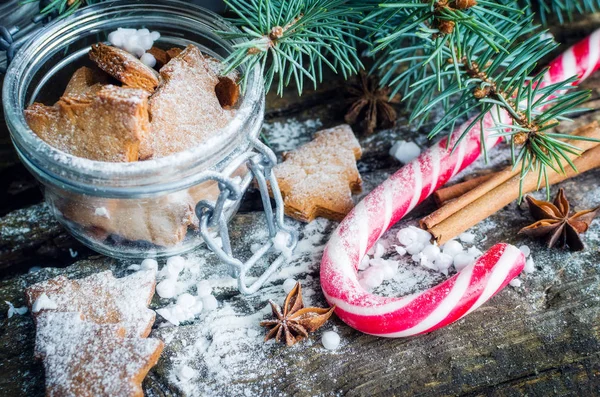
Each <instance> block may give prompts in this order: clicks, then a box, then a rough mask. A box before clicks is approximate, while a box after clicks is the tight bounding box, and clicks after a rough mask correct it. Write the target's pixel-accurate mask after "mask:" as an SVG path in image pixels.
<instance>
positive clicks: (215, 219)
mask: <svg viewBox="0 0 600 397" xmlns="http://www.w3.org/2000/svg"><path fill="white" fill-rule="evenodd" d="M251 145H252V147H253V149H254V150H255V151H256V152H257V153H255V152H250V156H248V158H247V160H246V164H247V166H248V168H249V169H250V171H251V174H252V177H253V178H254V179H255V180H256V182H257V185H258V188H259V190H260V195H261V199H262V203H263V207H264V213H265V217H266V221H267V227H268V231H269V239H268V240H267V242H266V243H265V244H264V245H263V246H262V247H260V248H259V249H258V250H256V252H254V254H253V255H252V257H250V259H248V260H247V261H246V262H242V261H241V260H239V259H237V258H234V257H233V254H232V250H231V242H230V239H229V229H228V226H227V216H226V214H225V211H224V208H225V207H226V204H227V201H228V200H231V201H235V200H241V198H242V197H241V196H242V194H243V192H242V191H241V190H240V188H239V183H236V182H235V181H234V180H233V179H232V178H231V177H229V176H227V175H223V174H219V175H215V176H214V177H212V178H211V179H214V180H215V181H217V182H218V185H219V191H220V193H219V196H218V197H217V200H216V201H215V202H210V201H206V200H204V201H201V202H199V203H198V204H197V206H196V215H197V216H198V219H200V233H201V235H202V238H203V239H204V241H205V242H206V244H207V245H208V247H209V248H210V250H211V251H213V252H214V253H215V254H216V255H217V256H218V257H219V259H220V260H221V261H222V262H223V263H226V264H227V265H228V266H229V267H230V270H231V275H232V276H233V277H236V278H237V280H238V289H239V291H240V292H241V293H242V294H253V293H255V292H256V291H258V289H259V288H260V287H262V285H263V284H264V283H265V282H266V281H267V279H268V278H269V277H270V276H271V275H272V274H273V273H274V272H275V271H277V270H278V269H279V268H280V267H281V266H282V265H283V263H284V262H285V261H286V259H289V257H290V255H291V253H292V252H293V250H294V249H295V248H296V244H297V243H298V235H297V233H296V231H295V230H293V229H292V228H290V227H289V226H287V225H285V223H284V214H283V198H282V197H281V191H280V190H279V186H278V184H277V179H276V178H275V175H274V173H273V167H274V166H275V165H276V164H277V158H276V157H275V154H274V153H273V152H272V151H271V149H269V148H268V147H267V146H266V145H264V144H263V143H262V142H260V141H259V140H258V139H254V138H252V139H251ZM269 190H270V191H271V193H272V195H273V199H274V201H275V209H274V210H273V208H272V207H271V200H270V197H269ZM211 229H212V230H211ZM214 229H216V231H217V233H216V234H217V236H215V233H214V231H213V230H214ZM217 237H220V241H219V240H218V238H217ZM275 241H278V242H283V244H285V246H283V247H282V246H281V244H275ZM273 252H279V255H278V256H277V258H275V260H274V261H273V262H272V263H271V264H270V265H269V266H268V267H267V269H265V270H264V272H263V273H262V274H261V275H260V276H258V278H256V280H254V282H252V283H251V284H250V285H248V284H247V282H248V271H249V270H250V269H252V267H253V266H254V265H256V263H257V262H258V261H259V260H260V259H261V258H263V257H264V256H266V255H267V254H269V253H273Z"/></svg>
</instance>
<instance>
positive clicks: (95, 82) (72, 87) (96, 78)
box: [63, 66, 108, 97]
mask: <svg viewBox="0 0 600 397" xmlns="http://www.w3.org/2000/svg"><path fill="white" fill-rule="evenodd" d="M107 84H108V77H107V76H106V75H104V74H102V73H101V72H100V71H99V70H93V69H91V68H88V67H87V66H83V67H80V68H79V69H77V70H76V71H75V73H73V76H71V79H70V80H69V83H68V84H67V88H65V92H64V93H63V96H65V97H69V96H76V95H87V94H90V93H92V94H93V93H96V92H98V91H100V90H101V89H102V87H103V86H105V85H107Z"/></svg>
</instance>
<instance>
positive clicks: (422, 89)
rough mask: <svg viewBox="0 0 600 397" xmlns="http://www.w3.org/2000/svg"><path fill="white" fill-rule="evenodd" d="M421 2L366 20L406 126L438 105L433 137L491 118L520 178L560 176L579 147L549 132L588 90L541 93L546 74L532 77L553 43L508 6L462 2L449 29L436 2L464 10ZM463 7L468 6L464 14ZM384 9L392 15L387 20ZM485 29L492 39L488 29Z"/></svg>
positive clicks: (393, 5) (557, 87)
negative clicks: (405, 108)
mask: <svg viewBox="0 0 600 397" xmlns="http://www.w3.org/2000/svg"><path fill="white" fill-rule="evenodd" d="M423 4H425V3H424V2H423V1H419V0H413V1H404V2H403V3H398V2H395V1H389V2H388V3H385V4H383V5H382V9H383V10H385V9H388V11H387V12H382V10H381V9H380V10H377V11H375V12H374V13H373V14H371V15H369V16H368V17H367V18H366V19H365V20H366V21H368V22H369V23H371V24H375V25H376V26H379V27H380V29H378V30H377V31H378V32H379V37H378V38H377V39H376V41H375V42H376V43H379V45H376V46H375V47H374V51H375V55H376V56H377V61H376V63H375V69H374V71H378V72H379V73H380V75H381V79H382V82H383V84H386V85H390V86H392V87H393V91H392V93H393V94H397V93H400V94H401V95H402V97H403V100H404V101H406V102H407V103H408V104H409V106H410V107H411V108H412V109H413V112H412V115H411V119H410V120H411V122H417V121H420V122H423V121H424V120H426V119H427V117H428V116H429V115H430V114H431V110H432V109H433V108H434V107H436V106H440V105H441V106H442V107H443V109H444V115H443V116H442V118H441V119H440V120H439V121H438V122H437V124H436V126H435V127H434V128H433V129H432V131H431V133H430V137H433V136H436V135H438V134H440V133H441V132H443V131H452V130H454V127H455V125H456V123H458V122H460V121H462V120H463V119H464V118H466V117H467V116H469V115H472V114H476V113H478V114H477V116H476V117H475V118H474V119H473V121H472V123H471V124H470V125H469V126H468V127H467V128H466V129H465V131H464V135H463V137H464V136H466V134H467V133H468V131H469V130H470V129H471V128H473V127H474V126H476V125H478V124H481V123H483V119H484V117H486V115H488V114H491V115H492V116H493V117H494V119H495V120H498V121H497V123H496V126H495V127H494V129H495V130H496V131H497V134H498V135H501V136H504V137H506V138H507V139H508V140H509V141H510V144H511V147H512V148H513V162H514V163H515V164H516V165H518V166H520V167H521V170H522V173H523V176H525V175H526V174H527V173H528V172H530V171H535V172H538V174H539V180H540V183H541V181H542V180H544V179H545V175H547V168H548V167H549V168H551V169H554V170H556V171H557V172H564V170H563V169H562V168H561V167H562V166H561V161H562V160H563V159H566V158H567V156H568V154H569V153H573V152H574V151H576V148H574V147H572V146H570V145H566V144H564V143H563V142H562V141H560V140H558V139H557V138H558V136H557V135H555V134H552V133H551V132H550V129H551V128H552V127H554V126H556V125H557V124H558V123H559V122H560V121H562V120H565V119H566V116H568V115H569V114H570V113H573V112H575V111H577V110H576V108H577V107H578V106H580V105H581V104H582V103H583V102H584V101H585V100H586V99H587V98H588V97H589V92H587V91H573V92H570V91H569V90H570V89H571V88H572V87H571V85H572V83H573V82H574V80H573V79H569V80H567V81H564V82H561V83H559V84H554V85H550V86H546V87H543V84H541V82H543V80H544V76H545V73H546V71H545V70H544V71H542V72H540V73H538V74H537V75H535V76H533V77H532V73H533V72H534V71H535V69H536V66H537V64H538V62H539V60H540V59H542V58H543V57H544V56H546V55H548V54H549V53H550V52H551V51H553V50H554V49H555V48H556V43H554V41H553V40H552V39H550V38H548V37H546V36H545V33H544V32H541V31H539V29H538V27H537V26H536V25H535V23H534V22H533V20H532V17H531V16H524V15H523V14H522V12H521V11H519V10H518V9H516V8H514V7H513V2H512V1H504V2H497V3H495V4H493V5H490V4H491V3H488V2H485V1H479V2H477V3H475V2H474V1H472V2H469V3H468V4H467V3H461V4H462V7H463V8H462V13H463V14H465V15H463V16H461V17H460V18H455V19H452V22H453V25H452V29H447V28H446V27H444V26H443V25H440V22H439V21H440V15H446V14H442V13H441V11H440V4H441V5H442V6H443V7H444V8H443V9H442V10H443V12H444V13H447V12H448V10H447V8H451V9H452V8H453V7H459V6H461V5H460V4H459V2H458V1H454V2H452V1H446V0H439V1H427V2H426V5H427V7H424V6H423ZM465 4H466V5H468V6H469V7H467V8H464V6H465ZM484 6H490V7H492V8H490V9H488V10H487V12H485V11H483V10H479V11H478V12H475V7H484ZM499 6H500V7H501V8H498V7H499ZM389 10H394V11H393V12H392V14H390V12H389ZM452 15H454V14H452ZM479 19H481V20H482V22H481V23H479ZM392 21H395V22H394V23H391V22H392ZM378 23H379V25H377V24H378ZM489 25H493V27H494V30H493V33H491V32H492V31H491V30H489V29H487V28H486V27H487V26H489ZM383 26H393V28H392V29H387V30H386V29H381V27H383ZM482 28H483V29H482ZM484 32H487V33H486V34H484ZM501 110H503V111H505V112H506V113H507V114H508V115H509V117H510V119H511V122H510V124H502V123H500V121H499V120H501V118H500V117H499V112H500V111H501ZM482 142H483V143H484V148H483V149H484V153H486V148H485V140H482Z"/></svg>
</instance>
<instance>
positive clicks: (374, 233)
mask: <svg viewBox="0 0 600 397" xmlns="http://www.w3.org/2000/svg"><path fill="white" fill-rule="evenodd" d="M599 67H600V30H598V31H596V32H594V33H593V34H592V35H591V36H589V37H588V38H586V39H585V40H583V41H581V42H579V43H577V44H576V45H575V46H573V47H571V48H570V49H569V50H567V51H566V52H565V53H564V54H562V55H561V56H560V57H558V58H557V59H555V60H554V61H553V62H552V63H551V64H550V70H549V72H548V75H547V76H548V77H547V80H546V84H552V83H555V82H558V81H562V80H565V79H567V78H569V77H572V76H574V75H577V76H579V81H578V83H579V82H581V81H582V80H583V79H585V78H586V77H588V76H589V75H591V74H592V73H593V72H594V71H596V70H597V69H598V68H599ZM500 117H501V118H502V119H504V118H505V117H506V116H502V115H501V116H500ZM502 121H504V120H502ZM469 123H470V121H468V122H466V123H465V124H463V125H462V126H461V127H459V128H458V129H457V130H455V131H454V132H453V133H452V135H451V136H450V145H449V146H448V145H447V143H448V142H447V138H444V139H442V140H441V141H440V142H438V143H437V144H434V145H433V146H432V147H431V148H429V149H428V150H426V151H424V152H423V153H422V154H421V155H420V156H419V157H418V158H417V159H415V160H414V161H412V162H411V163H409V164H407V165H405V166H404V167H402V168H401V169H400V170H398V171H397V172H396V173H395V174H394V175H392V176H391V177H390V178H389V179H387V180H386V181H385V182H384V183H382V184H381V185H379V186H378V187H377V188H376V189H375V190H373V191H372V192H371V193H370V194H369V195H367V196H366V197H365V198H364V199H363V200H362V201H361V202H360V203H359V204H358V205H357V206H356V207H355V208H354V209H353V210H352V211H351V212H350V213H349V214H348V216H347V217H346V218H345V219H344V220H343V221H342V223H341V224H340V225H339V226H338V228H337V229H336V231H335V232H334V233H333V235H332V236H331V239H330V241H329V243H328V244H327V246H326V247H325V251H324V253H323V259H322V261H321V287H322V289H323V293H324V295H325V297H326V299H327V301H328V302H329V303H330V304H331V305H336V307H337V308H336V314H337V315H338V317H340V318H341V319H342V320H343V321H344V322H346V323H347V324H348V325H350V326H351V327H353V328H355V329H357V330H359V331H362V332H365V333H368V334H373V335H378V336H385V337H405V336H411V335H418V334H422V333H426V332H430V331H433V330H435V329H437V328H440V327H443V326H446V325H448V324H450V323H452V322H454V321H456V320H458V319H460V318H461V317H463V316H465V315H466V314H468V313H470V312H471V311H473V310H475V309H476V308H478V307H479V306H481V305H482V304H483V303H485V302H486V301H487V300H488V299H489V298H491V297H492V296H494V295H495V294H496V293H497V292H498V291H500V290H501V289H502V288H504V287H505V286H506V285H507V284H508V283H509V282H510V281H511V280H512V279H513V278H515V277H516V276H517V275H519V273H520V272H521V271H522V270H523V266H524V264H525V257H524V256H523V254H522V253H521V252H520V251H519V250H518V249H517V248H515V247H514V246H511V245H508V244H497V245H495V246H493V247H492V248H491V249H490V250H488V251H487V252H486V253H485V254H484V255H483V256H481V257H480V258H479V259H478V260H477V261H476V262H475V263H474V264H472V265H470V266H467V267H465V268H464V269H463V270H461V271H460V272H459V273H458V274H456V275H454V276H453V277H451V278H449V279H448V280H446V281H445V282H443V283H441V284H439V285H437V286H435V287H433V288H431V289H429V290H426V291H424V292H420V293H417V294H413V295H409V296H405V297H401V298H396V297H382V296H377V295H373V294H370V293H369V292H368V291H366V290H365V289H363V288H362V287H361V285H360V284H359V282H358V274H357V269H358V265H359V263H360V261H361V259H362V258H363V257H364V256H365V254H366V252H367V251H368V250H369V249H370V248H371V247H372V246H373V245H374V244H375V242H376V241H377V240H379V238H380V237H381V236H382V235H383V233H385V232H386V231H387V230H388V229H389V228H390V227H392V226H393V225H394V224H395V223H396V222H398V221H399V220H400V219H402V217H404V216H405V215H406V214H407V213H408V212H410V211H411V210H412V209H413V208H414V207H415V206H417V205H418V204H419V203H420V202H422V201H423V200H425V199H426V198H427V197H429V196H430V195H431V194H432V193H433V192H434V191H435V190H436V189H438V188H439V187H441V186H442V185H444V184H445V183H446V182H448V180H449V179H450V178H452V177H453V176H454V175H456V174H457V173H458V172H460V171H461V170H463V169H464V168H465V167H467V166H468V165H469V164H471V163H472V162H473V161H475V160H476V159H477V158H478V157H479V156H480V154H481V137H482V136H485V140H486V144H487V145H488V147H492V146H494V145H496V144H497V143H498V142H500V139H499V138H497V137H492V136H491V133H490V132H489V131H490V130H489V128H490V127H492V126H494V125H495V122H494V120H493V119H492V116H491V113H490V114H488V116H486V117H485V118H484V120H483V127H484V133H483V134H481V129H480V125H476V126H475V127H473V128H472V129H471V131H469V133H468V134H467V135H466V137H465V138H464V139H463V140H462V141H460V142H458V138H459V137H460V136H461V135H462V133H463V132H464V130H465V128H466V127H467V126H468V125H469ZM456 145H458V146H457V148H456V150H455V152H454V153H451V151H450V150H448V149H447V147H450V148H452V147H455V146H456Z"/></svg>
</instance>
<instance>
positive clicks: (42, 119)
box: [25, 85, 149, 162]
mask: <svg viewBox="0 0 600 397" xmlns="http://www.w3.org/2000/svg"><path fill="white" fill-rule="evenodd" d="M25 119H26V120H27V124H29V127H30V128H31V129H32V130H33V132H35V133H36V134H37V135H38V136H39V137H40V138H41V139H43V140H44V141H45V142H47V143H48V144H49V145H51V146H54V147H55V148H57V149H59V150H62V151H63V152H65V153H69V154H72V155H74V156H77V157H83V158H87V159H90V160H97V161H111V162H127V161H137V160H138V158H139V157H140V153H139V150H140V142H141V141H142V140H144V139H146V135H147V134H148V125H149V122H148V92H147V91H144V90H141V89H136V88H126V87H116V86H113V85H107V86H104V87H102V88H101V89H100V90H99V91H97V92H96V93H89V94H87V95H80V96H73V97H62V98H61V99H60V100H59V101H58V102H57V103H56V104H55V105H54V106H45V105H42V104H40V103H34V104H32V105H31V106H29V107H28V108H27V109H26V110H25ZM144 155H145V156H148V154H147V153H144Z"/></svg>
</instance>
